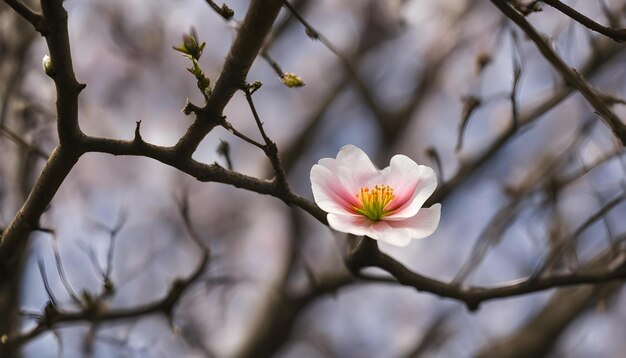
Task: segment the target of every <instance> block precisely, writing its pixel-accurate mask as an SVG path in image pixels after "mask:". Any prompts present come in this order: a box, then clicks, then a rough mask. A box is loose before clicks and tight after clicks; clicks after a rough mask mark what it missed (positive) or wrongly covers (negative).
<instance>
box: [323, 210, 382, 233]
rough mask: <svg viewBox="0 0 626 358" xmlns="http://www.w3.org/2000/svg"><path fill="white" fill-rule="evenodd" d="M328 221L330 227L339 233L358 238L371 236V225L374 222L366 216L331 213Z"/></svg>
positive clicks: (327, 217)
mask: <svg viewBox="0 0 626 358" xmlns="http://www.w3.org/2000/svg"><path fill="white" fill-rule="evenodd" d="M326 219H327V220H328V225H329V226H330V227H331V228H333V229H334V230H337V231H341V232H347V233H349V234H352V235H357V236H363V235H366V236H369V234H370V233H371V229H370V225H371V224H372V222H371V221H370V220H369V219H368V218H366V217H365V216H361V215H357V216H348V215H341V214H334V213H329V214H328V215H327V216H326Z"/></svg>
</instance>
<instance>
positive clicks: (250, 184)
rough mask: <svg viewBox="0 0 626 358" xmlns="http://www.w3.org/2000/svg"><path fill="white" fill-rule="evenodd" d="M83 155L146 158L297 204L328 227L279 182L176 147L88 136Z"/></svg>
mask: <svg viewBox="0 0 626 358" xmlns="http://www.w3.org/2000/svg"><path fill="white" fill-rule="evenodd" d="M80 149H81V152H84V153H87V152H99V153H108V154H112V155H132V156H143V157H148V158H152V159H156V160H158V161H160V162H161V163H163V164H166V165H169V166H171V167H173V168H176V169H178V170H180V171H182V172H183V173H186V174H188V175H190V176H192V177H194V178H196V179H198V180H199V181H202V182H217V183H223V184H229V185H233V186H235V187H237V188H243V189H246V190H250V191H253V192H256V193H259V194H264V195H271V196H274V197H276V198H278V199H280V200H282V201H283V202H285V203H286V204H288V205H295V206H297V207H300V208H301V209H303V210H304V211H306V212H308V213H309V214H311V215H312V216H313V217H314V218H316V219H317V220H318V221H320V222H321V223H323V224H327V221H326V212H324V211H323V210H322V209H320V208H319V207H317V205H315V203H313V202H311V201H309V200H307V199H305V198H302V197H300V196H298V195H296V194H295V193H293V192H291V191H285V189H284V187H283V186H281V185H280V184H279V183H278V182H276V181H267V180H261V179H258V178H255V177H251V176H247V175H244V174H241V173H237V172H234V171H231V170H228V169H226V168H223V167H221V166H219V165H218V164H204V163H200V162H197V161H195V160H193V159H191V158H188V157H186V156H185V155H184V154H181V153H180V152H178V151H177V148H176V147H161V146H156V145H153V144H150V143H146V142H142V143H135V142H132V141H123V140H117V139H108V138H96V137H85V138H83V141H82V143H81V145H80Z"/></svg>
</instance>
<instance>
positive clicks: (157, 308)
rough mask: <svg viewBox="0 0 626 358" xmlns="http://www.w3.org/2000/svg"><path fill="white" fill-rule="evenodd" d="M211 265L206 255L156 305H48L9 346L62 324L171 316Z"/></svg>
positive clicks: (7, 343) (10, 341) (10, 338)
mask: <svg viewBox="0 0 626 358" xmlns="http://www.w3.org/2000/svg"><path fill="white" fill-rule="evenodd" d="M208 264H209V254H208V253H207V252H205V253H204V255H203V257H202V259H201V261H200V263H199V264H198V266H197V267H196V269H194V271H193V272H192V273H191V274H190V275H189V276H188V277H186V278H184V279H178V280H175V281H174V282H173V283H172V287H171V288H170V290H169V291H168V292H167V294H166V295H165V296H164V297H163V298H161V299H159V300H157V301H154V302H151V303H147V304H144V305H140V306H137V307H132V308H117V309H110V310H105V309H103V307H100V306H95V307H86V308H85V309H83V310H81V311H77V312H64V311H59V310H57V308H56V306H50V305H48V306H47V308H46V309H45V310H44V314H43V317H42V318H41V320H40V322H39V324H38V325H37V326H36V327H35V328H33V329H32V330H30V331H29V332H27V333H25V334H23V335H20V336H17V337H9V340H8V341H7V342H6V343H5V345H6V346H14V347H15V346H17V347H19V346H22V345H24V344H25V343H27V342H28V341H31V340H32V339H34V338H36V337H38V336H39V335H40V334H42V333H45V332H47V331H49V330H51V329H53V328H55V327H57V326H59V325H61V324H65V323H75V322H94V323H100V322H108V321H117V320H128V319H132V318H136V317H141V316H145V315H149V314H154V313H162V314H165V315H166V316H168V317H171V315H172V314H173V310H174V308H175V306H176V304H177V303H178V302H179V301H180V299H181V297H182V296H183V294H184V293H185V292H186V291H187V289H188V288H189V287H190V286H192V285H193V284H194V283H195V282H196V281H197V280H198V278H200V276H202V274H203V273H204V271H205V270H206V268H207V266H208Z"/></svg>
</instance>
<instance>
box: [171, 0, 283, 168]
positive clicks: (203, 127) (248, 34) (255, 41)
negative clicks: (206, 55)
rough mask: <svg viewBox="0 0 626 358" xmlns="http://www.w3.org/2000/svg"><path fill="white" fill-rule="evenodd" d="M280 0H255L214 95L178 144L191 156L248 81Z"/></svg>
mask: <svg viewBox="0 0 626 358" xmlns="http://www.w3.org/2000/svg"><path fill="white" fill-rule="evenodd" d="M281 4H282V2H281V1H280V0H254V1H252V2H251V4H250V8H249V9H248V12H247V14H246V17H245V18H244V20H243V23H242V24H241V28H240V29H239V33H238V34H237V38H236V39H235V42H234V43H233V45H232V47H231V48H230V51H229V53H228V56H227V57H226V62H225V63H224V67H223V68H222V71H221V73H220V76H219V78H218V79H217V82H216V83H215V87H214V88H213V92H212V94H211V97H209V100H208V102H207V104H206V106H205V107H204V108H203V110H202V111H200V115H198V116H197V118H196V120H195V121H194V122H193V124H192V125H191V126H190V127H189V128H188V129H187V132H186V133H185V135H184V136H183V137H182V138H181V139H180V140H179V141H178V143H177V144H176V147H177V148H178V149H179V150H180V151H181V153H185V154H186V155H187V156H191V155H192V154H193V152H194V151H195V150H196V148H197V147H198V145H199V144H200V142H201V141H202V140H203V139H204V137H205V136H206V135H207V134H208V133H209V132H210V131H211V129H213V128H214V127H215V126H216V125H217V124H218V122H219V121H220V118H222V111H223V110H224V107H226V104H227V103H228V101H230V98H231V97H232V96H233V95H234V94H235V92H236V91H237V90H238V89H242V88H244V86H245V83H246V76H247V74H248V71H249V70H250V67H251V66H252V63H253V62H254V59H255V58H256V57H257V55H258V53H259V51H260V49H261V47H262V46H263V41H264V39H265V37H266V36H267V34H268V32H269V31H270V29H271V27H272V24H273V23H274V20H275V19H276V17H277V16H278V13H279V11H280V8H281Z"/></svg>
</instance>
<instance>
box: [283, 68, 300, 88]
mask: <svg viewBox="0 0 626 358" xmlns="http://www.w3.org/2000/svg"><path fill="white" fill-rule="evenodd" d="M280 80H281V81H282V82H283V84H284V85H285V86H287V87H289V88H293V87H302V86H304V81H303V80H302V78H300V76H298V75H296V74H295V73H292V72H286V73H283V74H282V76H280Z"/></svg>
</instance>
